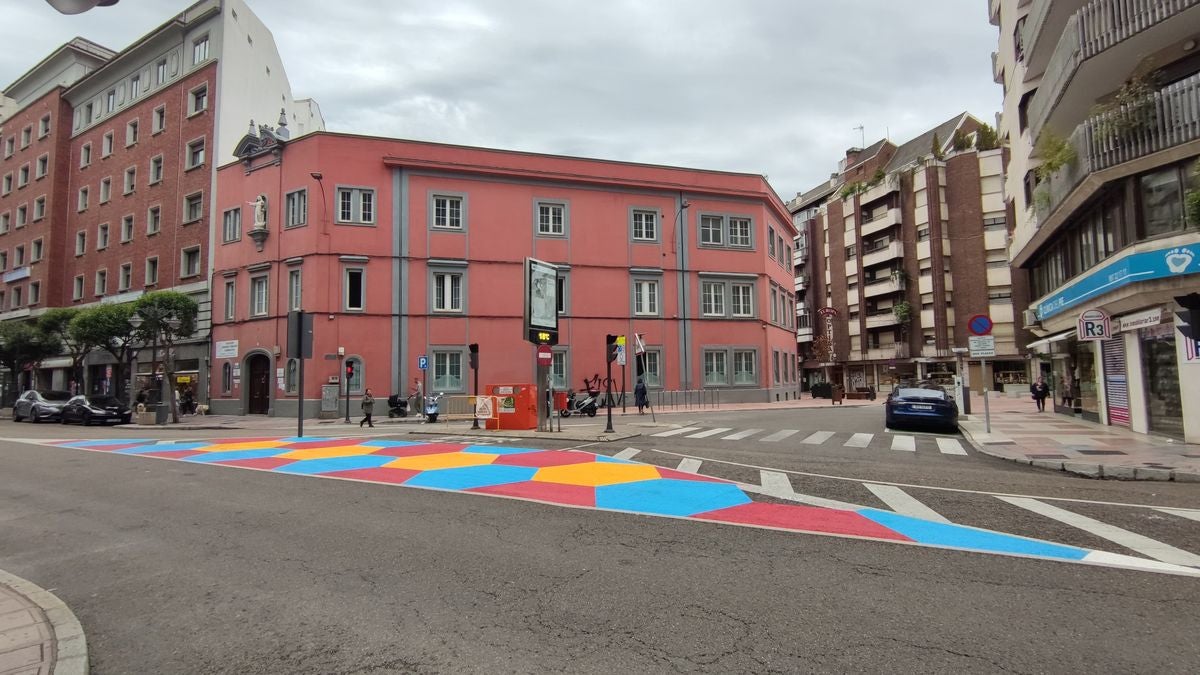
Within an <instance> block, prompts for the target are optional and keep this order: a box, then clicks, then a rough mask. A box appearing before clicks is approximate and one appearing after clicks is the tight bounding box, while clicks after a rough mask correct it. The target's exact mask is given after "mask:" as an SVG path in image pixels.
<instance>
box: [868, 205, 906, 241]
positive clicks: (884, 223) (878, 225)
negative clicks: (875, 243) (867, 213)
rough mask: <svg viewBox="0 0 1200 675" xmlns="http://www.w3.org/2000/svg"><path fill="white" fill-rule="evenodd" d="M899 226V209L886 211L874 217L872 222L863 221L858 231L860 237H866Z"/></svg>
mask: <svg viewBox="0 0 1200 675" xmlns="http://www.w3.org/2000/svg"><path fill="white" fill-rule="evenodd" d="M899 224H900V209H888V210H887V211H885V212H884V213H883V215H880V216H878V217H876V218H875V219H874V220H864V221H863V224H862V225H861V226H860V229H861V232H862V236H864V237H866V236H868V235H872V234H875V233H876V232H882V231H883V230H886V229H888V228H889V227H894V226H896V225H899Z"/></svg>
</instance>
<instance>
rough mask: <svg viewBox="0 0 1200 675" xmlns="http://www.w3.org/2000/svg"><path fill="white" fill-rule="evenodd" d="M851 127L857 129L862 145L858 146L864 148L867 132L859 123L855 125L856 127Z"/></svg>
mask: <svg viewBox="0 0 1200 675" xmlns="http://www.w3.org/2000/svg"><path fill="white" fill-rule="evenodd" d="M853 128H854V129H855V130H856V131H858V135H859V137H860V139H861V141H862V145H860V146H858V147H860V148H865V147H867V132H866V130H864V129H863V125H861V124H860V125H858V126H856V127H853Z"/></svg>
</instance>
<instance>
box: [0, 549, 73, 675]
mask: <svg viewBox="0 0 1200 675" xmlns="http://www.w3.org/2000/svg"><path fill="white" fill-rule="evenodd" d="M0 584H4V585H5V586H8V587H9V588H11V589H13V590H14V591H16V592H17V593H20V594H21V595H23V596H25V597H26V598H27V599H28V600H29V601H30V602H32V603H33V604H35V605H37V606H38V607H39V608H40V609H41V610H42V613H43V614H45V615H46V620H47V621H49V622H50V629H51V630H52V631H53V632H54V651H55V657H54V661H53V663H52V664H51V666H50V672H52V673H54V675H87V673H88V649H87V636H86V635H84V633H83V626H82V625H80V623H79V619H77V618H75V613H74V612H72V611H71V608H70V607H67V605H66V603H64V602H63V601H62V600H59V599H58V596H56V595H54V594H53V593H51V592H50V591H47V590H46V589H44V588H42V587H41V586H38V585H37V584H35V583H33V582H32V581H27V580H25V579H22V578H21V577H18V576H15V575H12V574H9V573H8V572H5V571H4V570H0Z"/></svg>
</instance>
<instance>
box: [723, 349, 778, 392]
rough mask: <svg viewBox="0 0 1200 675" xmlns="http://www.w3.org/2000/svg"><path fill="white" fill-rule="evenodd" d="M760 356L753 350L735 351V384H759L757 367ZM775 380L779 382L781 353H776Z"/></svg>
mask: <svg viewBox="0 0 1200 675" xmlns="http://www.w3.org/2000/svg"><path fill="white" fill-rule="evenodd" d="M757 357H758V355H757V354H756V353H755V352H754V350H752V349H735V350H734V352H733V383H734V384H742V385H745V384H758V373H757V372H756V370H757V369H756V368H755V365H756V364H757V363H758V358H757ZM775 380H776V381H778V380H779V352H775Z"/></svg>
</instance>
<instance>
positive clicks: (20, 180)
mask: <svg viewBox="0 0 1200 675" xmlns="http://www.w3.org/2000/svg"><path fill="white" fill-rule="evenodd" d="M26 185H29V165H28V164H26V165H24V166H22V167H21V168H20V169H18V170H17V187H19V188H23V187H25V186H26Z"/></svg>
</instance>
